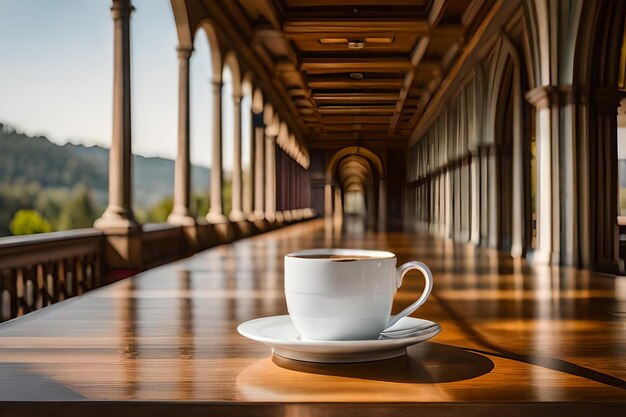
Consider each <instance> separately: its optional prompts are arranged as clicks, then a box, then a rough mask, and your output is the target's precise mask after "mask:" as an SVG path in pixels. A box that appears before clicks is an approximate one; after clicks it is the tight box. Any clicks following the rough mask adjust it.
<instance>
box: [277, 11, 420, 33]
mask: <svg viewBox="0 0 626 417" xmlns="http://www.w3.org/2000/svg"><path fill="white" fill-rule="evenodd" d="M429 30H430V24H429V23H428V21H426V20H424V19H419V18H416V17H405V18H403V17H400V18H360V17H358V16H355V17H349V18H327V17H310V18H305V17H302V18H288V20H285V22H283V31H284V32H285V33H286V34H287V35H289V34H291V33H319V32H326V33H363V32H365V33H378V32H412V33H423V34H426V33H428V32H429Z"/></svg>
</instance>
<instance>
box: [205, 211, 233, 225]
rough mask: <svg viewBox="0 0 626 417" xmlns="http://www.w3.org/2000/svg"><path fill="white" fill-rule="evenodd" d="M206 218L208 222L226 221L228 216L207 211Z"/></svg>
mask: <svg viewBox="0 0 626 417" xmlns="http://www.w3.org/2000/svg"><path fill="white" fill-rule="evenodd" d="M206 219H207V221H208V222H209V223H228V217H226V216H224V214H223V213H217V212H209V214H207V215H206Z"/></svg>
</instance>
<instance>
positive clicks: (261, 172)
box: [252, 113, 265, 220]
mask: <svg viewBox="0 0 626 417" xmlns="http://www.w3.org/2000/svg"><path fill="white" fill-rule="evenodd" d="M252 117H253V121H254V125H253V126H254V216H255V217H256V218H257V219H259V220H261V219H263V218H265V205H264V203H265V132H264V130H265V124H264V123H263V113H258V114H253V116H252Z"/></svg>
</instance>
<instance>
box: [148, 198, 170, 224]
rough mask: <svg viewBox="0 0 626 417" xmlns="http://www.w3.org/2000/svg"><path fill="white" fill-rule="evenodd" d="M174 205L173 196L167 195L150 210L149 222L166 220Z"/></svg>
mask: <svg viewBox="0 0 626 417" xmlns="http://www.w3.org/2000/svg"><path fill="white" fill-rule="evenodd" d="M173 207H174V199H173V198H172V197H165V198H164V199H163V200H161V201H160V202H159V203H157V204H156V205H154V206H152V208H150V210H149V211H148V223H164V222H166V221H167V216H169V215H170V213H171V212H172V208H173Z"/></svg>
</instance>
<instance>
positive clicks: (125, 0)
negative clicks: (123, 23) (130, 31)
mask: <svg viewBox="0 0 626 417" xmlns="http://www.w3.org/2000/svg"><path fill="white" fill-rule="evenodd" d="M134 10H135V8H134V7H133V5H132V4H131V2H130V0H113V5H111V15H112V16H113V20H118V19H122V18H123V17H128V16H130V14H131V13H132V12H133V11H134Z"/></svg>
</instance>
